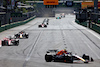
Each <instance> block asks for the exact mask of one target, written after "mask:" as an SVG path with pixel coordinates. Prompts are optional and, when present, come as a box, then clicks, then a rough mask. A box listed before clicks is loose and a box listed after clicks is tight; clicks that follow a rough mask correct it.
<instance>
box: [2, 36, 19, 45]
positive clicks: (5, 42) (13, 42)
mask: <svg viewBox="0 0 100 67" xmlns="http://www.w3.org/2000/svg"><path fill="white" fill-rule="evenodd" d="M0 43H1V44H0V45H2V46H18V45H19V40H18V39H14V38H12V37H11V36H9V37H5V38H4V39H3V40H1V42H0Z"/></svg>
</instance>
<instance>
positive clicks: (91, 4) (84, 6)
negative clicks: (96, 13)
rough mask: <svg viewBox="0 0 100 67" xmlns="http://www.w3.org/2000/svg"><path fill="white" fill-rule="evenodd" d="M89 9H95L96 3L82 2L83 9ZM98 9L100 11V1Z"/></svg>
mask: <svg viewBox="0 0 100 67" xmlns="http://www.w3.org/2000/svg"><path fill="white" fill-rule="evenodd" d="M87 7H94V2H82V3H81V8H82V9H85V8H87ZM98 9H100V1H98Z"/></svg>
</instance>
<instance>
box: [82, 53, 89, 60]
mask: <svg viewBox="0 0 100 67" xmlns="http://www.w3.org/2000/svg"><path fill="white" fill-rule="evenodd" d="M82 58H83V59H85V60H90V58H89V55H86V54H83V56H82Z"/></svg>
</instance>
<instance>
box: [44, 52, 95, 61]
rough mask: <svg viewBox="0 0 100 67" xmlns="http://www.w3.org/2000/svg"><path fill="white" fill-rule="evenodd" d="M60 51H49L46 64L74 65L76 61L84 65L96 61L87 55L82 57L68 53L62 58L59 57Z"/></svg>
mask: <svg viewBox="0 0 100 67" xmlns="http://www.w3.org/2000/svg"><path fill="white" fill-rule="evenodd" d="M57 53H58V50H48V51H47V53H46V54H45V61H46V62H51V61H54V62H66V63H73V62H74V61H79V60H81V61H82V62H84V63H88V62H90V61H91V62H92V61H94V60H93V58H92V57H90V56H89V55H87V54H83V56H82V57H80V56H78V55H76V54H72V52H68V53H67V54H63V55H61V56H58V55H57Z"/></svg>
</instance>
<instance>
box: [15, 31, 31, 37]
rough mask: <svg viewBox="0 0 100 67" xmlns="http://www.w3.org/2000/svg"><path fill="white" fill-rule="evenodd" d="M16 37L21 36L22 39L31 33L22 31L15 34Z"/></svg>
mask: <svg viewBox="0 0 100 67" xmlns="http://www.w3.org/2000/svg"><path fill="white" fill-rule="evenodd" d="M14 37H15V38H20V39H23V38H28V37H29V34H28V33H26V32H25V31H20V32H19V33H17V34H15V35H14Z"/></svg>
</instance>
